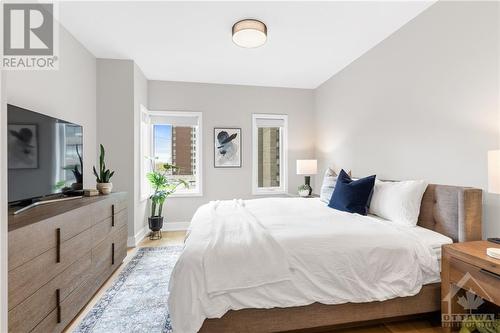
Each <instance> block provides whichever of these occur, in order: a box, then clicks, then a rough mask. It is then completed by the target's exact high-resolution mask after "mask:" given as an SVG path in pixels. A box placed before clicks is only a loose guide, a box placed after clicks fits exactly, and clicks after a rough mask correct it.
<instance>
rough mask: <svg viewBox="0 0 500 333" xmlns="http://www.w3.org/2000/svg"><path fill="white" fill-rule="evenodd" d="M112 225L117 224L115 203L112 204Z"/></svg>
mask: <svg viewBox="0 0 500 333" xmlns="http://www.w3.org/2000/svg"><path fill="white" fill-rule="evenodd" d="M111 226H112V227H114V226H115V205H111Z"/></svg>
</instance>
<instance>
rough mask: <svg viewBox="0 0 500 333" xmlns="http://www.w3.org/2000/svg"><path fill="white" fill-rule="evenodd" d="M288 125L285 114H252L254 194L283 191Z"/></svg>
mask: <svg viewBox="0 0 500 333" xmlns="http://www.w3.org/2000/svg"><path fill="white" fill-rule="evenodd" d="M287 126H288V116H286V115H271V114H254V115H253V119H252V132H253V147H252V148H253V194H278V193H286V191H287V179H288V178H287V140H288V138H287Z"/></svg>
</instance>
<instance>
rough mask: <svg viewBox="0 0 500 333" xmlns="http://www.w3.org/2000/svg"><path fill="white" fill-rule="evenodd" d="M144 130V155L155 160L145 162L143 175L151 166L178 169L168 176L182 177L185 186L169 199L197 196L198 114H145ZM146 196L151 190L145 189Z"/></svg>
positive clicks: (169, 112)
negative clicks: (171, 165)
mask: <svg viewBox="0 0 500 333" xmlns="http://www.w3.org/2000/svg"><path fill="white" fill-rule="evenodd" d="M142 123H143V124H146V125H145V126H144V128H145V130H144V132H143V133H141V136H142V138H143V141H144V142H148V143H149V144H144V145H143V146H144V148H143V149H144V151H146V152H149V154H145V155H144V156H150V157H154V158H156V159H155V160H154V161H153V162H151V161H148V160H147V159H145V160H146V162H147V163H146V164H148V165H144V166H143V170H146V171H145V172H144V178H145V174H146V173H147V172H149V170H150V169H151V163H155V164H156V166H157V167H158V166H160V165H161V164H163V163H170V164H173V165H176V166H177V167H179V169H178V170H176V171H174V172H173V173H172V174H171V175H170V177H172V178H182V179H184V180H185V181H187V182H188V184H189V187H187V188H185V187H179V188H178V189H177V191H176V192H175V194H173V195H172V196H198V195H201V194H202V191H201V148H202V146H201V135H200V134H201V113H199V112H171V111H147V121H144V120H143V122H142ZM147 191H148V193H150V191H151V189H150V188H148V189H147Z"/></svg>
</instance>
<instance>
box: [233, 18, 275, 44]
mask: <svg viewBox="0 0 500 333" xmlns="http://www.w3.org/2000/svg"><path fill="white" fill-rule="evenodd" d="M266 39H267V27H266V25H265V24H264V23H262V22H261V21H259V20H253V19H246V20H241V21H238V22H236V23H235V24H234V25H233V42H234V43H235V44H236V45H238V46H241V47H245V48H253V47H259V46H261V45H263V44H264V43H265V42H266Z"/></svg>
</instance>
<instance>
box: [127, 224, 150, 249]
mask: <svg viewBox="0 0 500 333" xmlns="http://www.w3.org/2000/svg"><path fill="white" fill-rule="evenodd" d="M147 233H148V231H147V228H146V227H145V226H144V227H142V228H141V230H139V231H138V232H137V233H136V234H135V235H134V236H131V237H129V238H128V239H127V246H128V247H136V246H137V245H138V244H139V243H140V242H141V241H142V240H143V239H144V238H145V237H146V235H147Z"/></svg>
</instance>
